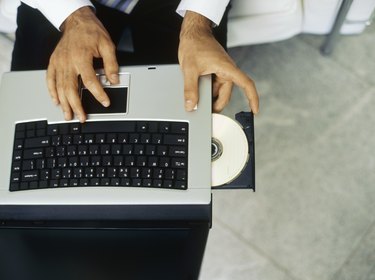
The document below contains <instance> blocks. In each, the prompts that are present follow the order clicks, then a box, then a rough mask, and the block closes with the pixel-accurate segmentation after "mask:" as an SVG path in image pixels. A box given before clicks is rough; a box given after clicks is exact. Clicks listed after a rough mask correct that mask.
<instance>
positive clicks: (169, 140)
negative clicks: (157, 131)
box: [163, 134, 187, 145]
mask: <svg viewBox="0 0 375 280" xmlns="http://www.w3.org/2000/svg"><path fill="white" fill-rule="evenodd" d="M163 144H165V145H186V144H187V137H186V135H179V134H168V135H164V142H163Z"/></svg>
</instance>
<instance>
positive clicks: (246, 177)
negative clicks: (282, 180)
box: [212, 112, 255, 191]
mask: <svg viewBox="0 0 375 280" xmlns="http://www.w3.org/2000/svg"><path fill="white" fill-rule="evenodd" d="M235 119H236V121H237V122H238V123H239V124H240V125H241V126H242V130H243V132H244V133H245V136H246V139H247V144H248V153H249V154H248V160H247V162H246V164H245V166H244V167H243V169H242V171H241V172H240V174H238V176H237V177H236V178H235V179H234V180H232V181H231V182H228V183H226V184H223V185H220V186H214V187H212V189H214V190H216V189H252V190H253V191H255V154H254V115H253V113H252V112H239V113H237V114H236V115H235Z"/></svg>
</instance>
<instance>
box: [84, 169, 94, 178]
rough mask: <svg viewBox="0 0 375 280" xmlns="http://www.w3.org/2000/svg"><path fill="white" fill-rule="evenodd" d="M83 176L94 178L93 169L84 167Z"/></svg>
mask: <svg viewBox="0 0 375 280" xmlns="http://www.w3.org/2000/svg"><path fill="white" fill-rule="evenodd" d="M83 176H84V177H85V178H94V177H95V169H94V168H92V167H86V168H85V169H84V174H83Z"/></svg>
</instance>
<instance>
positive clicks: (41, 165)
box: [36, 158, 46, 169]
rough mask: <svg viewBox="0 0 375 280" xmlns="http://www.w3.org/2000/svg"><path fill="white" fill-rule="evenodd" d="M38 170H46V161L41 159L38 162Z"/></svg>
mask: <svg viewBox="0 0 375 280" xmlns="http://www.w3.org/2000/svg"><path fill="white" fill-rule="evenodd" d="M36 168H38V169H44V168H46V160H45V159H43V158H41V159H37V160H36Z"/></svg>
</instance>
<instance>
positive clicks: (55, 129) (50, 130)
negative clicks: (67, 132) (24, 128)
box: [47, 124, 59, 135]
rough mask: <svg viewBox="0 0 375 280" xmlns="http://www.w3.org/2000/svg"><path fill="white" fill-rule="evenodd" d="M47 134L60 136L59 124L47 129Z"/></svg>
mask: <svg viewBox="0 0 375 280" xmlns="http://www.w3.org/2000/svg"><path fill="white" fill-rule="evenodd" d="M47 134H48V135H58V134H59V127H58V125H57V124H52V125H49V126H48V127H47Z"/></svg>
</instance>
